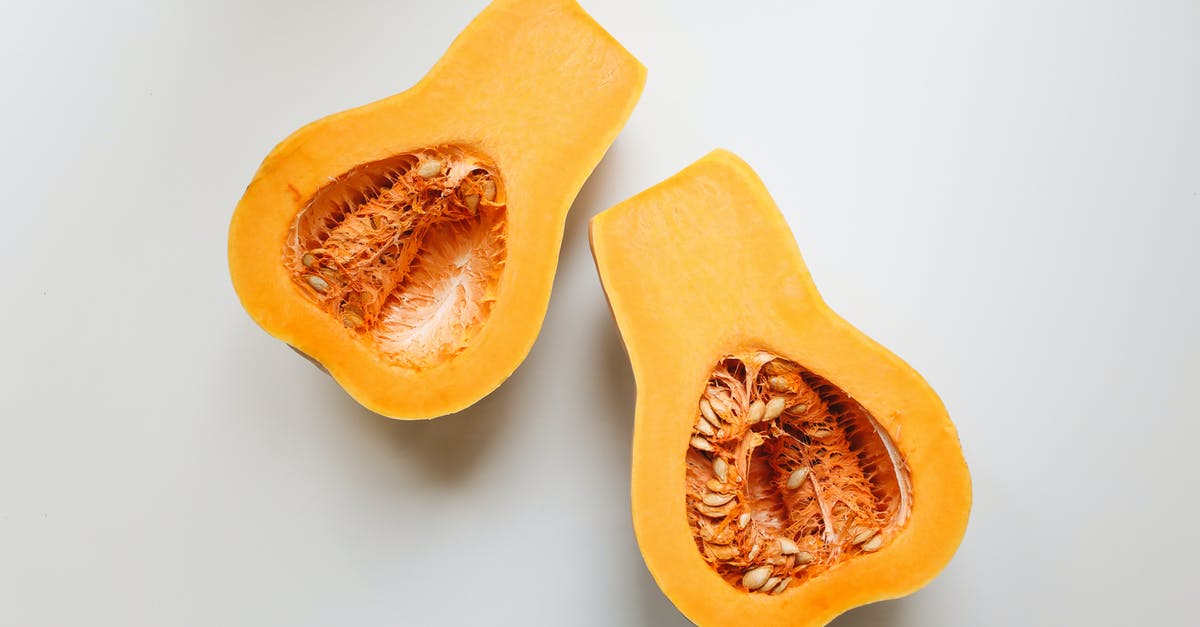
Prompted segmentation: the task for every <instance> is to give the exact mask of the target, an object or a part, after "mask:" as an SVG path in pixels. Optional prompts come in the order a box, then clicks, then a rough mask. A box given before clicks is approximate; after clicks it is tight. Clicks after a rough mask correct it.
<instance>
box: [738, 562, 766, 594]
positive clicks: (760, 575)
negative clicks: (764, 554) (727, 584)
mask: <svg viewBox="0 0 1200 627" xmlns="http://www.w3.org/2000/svg"><path fill="white" fill-rule="evenodd" d="M770 577H771V567H770V566H759V567H758V568H755V569H752V570H748V571H746V574H744V575H742V585H743V586H745V587H746V589H747V590H758V589H759V588H761V587H763V585H764V584H766V583H767V579H769V578H770Z"/></svg>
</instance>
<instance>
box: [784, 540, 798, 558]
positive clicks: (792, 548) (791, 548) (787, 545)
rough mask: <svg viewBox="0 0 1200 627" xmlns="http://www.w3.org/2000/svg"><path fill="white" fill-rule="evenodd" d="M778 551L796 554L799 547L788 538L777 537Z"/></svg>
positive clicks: (785, 553)
mask: <svg viewBox="0 0 1200 627" xmlns="http://www.w3.org/2000/svg"><path fill="white" fill-rule="evenodd" d="M779 552H780V553H782V554H784V555H796V554H797V553H799V552H800V547H798V546H796V543H795V542H792V541H791V539H789V538H779Z"/></svg>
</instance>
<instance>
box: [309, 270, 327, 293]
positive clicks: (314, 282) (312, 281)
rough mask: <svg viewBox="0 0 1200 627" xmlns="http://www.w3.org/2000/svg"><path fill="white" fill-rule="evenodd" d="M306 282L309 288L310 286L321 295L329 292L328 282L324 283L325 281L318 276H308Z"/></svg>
mask: <svg viewBox="0 0 1200 627" xmlns="http://www.w3.org/2000/svg"><path fill="white" fill-rule="evenodd" d="M307 281H308V284H309V286H311V287H312V288H313V289H314V290H317V291H318V292H320V293H322V294H324V293H325V292H327V291H329V282H328V281H326V280H325V279H322V278H321V277H319V276H316V275H313V276H310V277H308V279H307Z"/></svg>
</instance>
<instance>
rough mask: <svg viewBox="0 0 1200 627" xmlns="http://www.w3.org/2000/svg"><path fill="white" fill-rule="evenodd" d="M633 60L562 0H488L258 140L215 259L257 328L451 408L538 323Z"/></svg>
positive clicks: (374, 387)
mask: <svg viewBox="0 0 1200 627" xmlns="http://www.w3.org/2000/svg"><path fill="white" fill-rule="evenodd" d="M644 82H645V69H644V68H643V67H642V65H641V64H640V63H639V62H638V61H637V60H636V59H635V58H633V56H631V55H630V54H629V53H628V52H627V51H626V50H625V49H624V48H623V47H622V46H621V45H620V44H619V43H618V42H617V41H616V40H614V39H613V38H612V37H611V36H610V35H609V34H608V33H606V32H605V31H604V30H603V29H602V28H601V27H600V26H599V25H597V24H596V23H595V22H594V21H593V20H592V19H591V18H590V17H589V16H588V15H587V14H586V13H584V11H583V10H582V9H581V8H580V7H579V6H578V5H577V4H575V3H574V2H572V1H570V0H497V1H496V2H494V3H493V4H492V5H491V6H489V7H488V8H487V9H485V10H484V11H483V12H482V13H481V14H480V15H479V16H478V17H477V18H476V19H475V20H474V21H472V22H471V23H470V25H469V26H467V28H466V29H465V30H464V31H463V32H462V34H461V35H459V37H458V38H457V39H456V40H455V41H454V43H453V44H452V45H451V46H450V48H449V50H447V51H446V53H445V55H444V56H443V57H442V58H441V59H440V60H439V61H438V62H437V64H436V65H435V66H434V67H433V69H431V70H430V71H429V73H428V74H427V75H426V76H425V77H424V78H423V79H422V80H421V81H420V82H419V83H417V84H416V85H415V86H414V87H412V88H411V89H409V90H407V91H405V92H403V93H400V94H398V95H395V96H392V97H390V98H386V99H384V100H380V101H378V102H374V103H371V104H368V105H365V106H362V107H359V108H357V109H352V110H349V111H345V112H342V113H338V114H335V115H331V116H329V117H326V118H323V119H321V120H318V121H316V122H314V123H312V124H309V125H308V126H305V127H304V128H302V129H300V130H299V131H297V132H296V133H294V134H293V135H292V136H291V137H288V138H287V139H286V140H284V141H283V142H282V143H281V144H279V145H278V146H277V147H276V148H275V149H274V150H272V151H271V153H270V154H269V155H267V157H266V159H265V160H264V161H263V163H262V166H261V167H260V168H259V170H258V173H257V174H255V176H254V179H253V181H251V183H250V185H249V187H248V188H247V189H246V193H245V196H244V197H243V198H242V200H241V202H240V203H239V204H238V206H237V209H236V210H235V212H234V215H233V220H232V224H231V225H230V229H229V268H230V273H231V275H232V277H233V285H234V287H235V289H236V291H237V294H238V297H239V298H240V299H241V302H242V305H243V306H244V307H245V309H246V311H247V312H249V313H250V315H251V317H253V318H254V320H255V321H256V322H258V324H259V325H261V326H262V327H263V328H264V329H265V330H266V331H267V332H269V333H270V334H271V335H274V336H275V337H277V338H279V339H281V340H283V341H284V342H287V343H288V344H290V345H291V346H293V347H294V348H296V349H297V350H298V351H300V352H302V353H303V354H305V355H307V356H310V357H311V358H312V359H314V360H315V361H317V362H318V363H319V364H320V365H321V366H323V367H324V368H325V369H326V370H327V371H328V372H329V373H330V374H331V375H332V376H333V377H334V379H336V380H337V382H338V383H340V384H341V385H342V387H343V388H345V389H346V391H347V392H349V393H350V395H351V396H353V397H354V398H355V399H357V400H358V401H359V402H360V403H362V404H363V405H365V406H366V407H367V408H369V409H371V410H374V411H376V412H378V413H380V414H384V415H387V416H391V417H395V418H406V419H408V418H431V417H435V416H440V415H443V414H447V413H451V412H455V411H458V410H461V409H463V408H465V407H467V406H469V405H471V404H472V403H474V402H476V401H477V400H479V399H480V398H482V397H483V396H485V395H486V394H488V393H489V392H491V391H492V390H493V389H495V388H496V387H497V386H499V385H500V383H501V382H503V381H504V380H505V379H506V378H507V377H508V376H509V375H510V374H511V373H512V372H513V371H514V370H515V369H516V367H517V366H518V365H519V364H520V363H521V361H522V360H523V359H524V358H525V355H526V354H527V353H528V352H529V349H530V347H531V346H532V345H533V342H534V339H535V338H536V336H537V333H538V330H539V328H540V327H541V323H542V318H543V316H544V315H545V311H546V306H547V304H548V301H549V298H550V288H551V285H552V284H553V280H554V270H555V265H556V263H557V259H558V248H559V244H560V242H561V240H562V230H563V225H564V221H565V218H566V214H567V209H568V208H569V207H570V205H571V203H572V201H573V200H574V198H575V195H576V194H577V193H578V191H579V189H580V187H581V186H582V185H583V182H584V180H585V179H586V178H587V177H588V175H589V174H590V173H591V171H592V169H593V168H595V166H596V164H597V163H598V162H599V161H600V158H601V157H602V156H603V155H604V152H605V151H606V150H607V149H608V146H609V145H610V144H611V143H612V141H613V139H614V138H615V137H616V135H617V133H618V132H619V131H620V129H621V127H622V126H623V125H624V124H625V121H626V119H627V118H628V117H629V115H630V113H631V111H632V109H633V107H634V105H635V103H636V102H637V100H638V97H639V95H640V94H641V91H642V86H643V84H644Z"/></svg>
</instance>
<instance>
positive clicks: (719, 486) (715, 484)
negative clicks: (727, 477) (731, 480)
mask: <svg viewBox="0 0 1200 627" xmlns="http://www.w3.org/2000/svg"><path fill="white" fill-rule="evenodd" d="M704 487H706V488H708V489H709V490H712V491H713V492H725V484H724V483H721V482H720V481H717V480H716V479H709V480H708V482H707V483H705V484H704Z"/></svg>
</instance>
